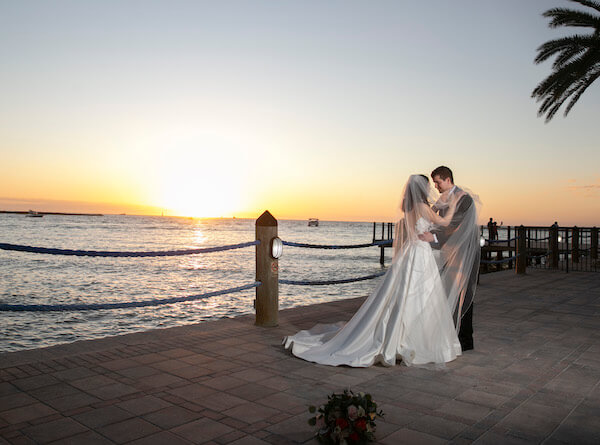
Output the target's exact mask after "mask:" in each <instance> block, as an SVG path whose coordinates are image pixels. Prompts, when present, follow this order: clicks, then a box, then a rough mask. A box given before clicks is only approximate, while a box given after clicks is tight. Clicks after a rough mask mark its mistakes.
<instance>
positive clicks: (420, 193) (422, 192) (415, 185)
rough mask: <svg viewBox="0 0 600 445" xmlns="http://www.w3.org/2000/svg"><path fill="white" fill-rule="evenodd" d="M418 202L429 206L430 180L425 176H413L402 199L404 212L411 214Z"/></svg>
mask: <svg viewBox="0 0 600 445" xmlns="http://www.w3.org/2000/svg"><path fill="white" fill-rule="evenodd" d="M415 201H416V202H424V203H425V204H429V178H428V177H427V176H425V175H412V176H411V177H410V179H409V181H408V184H407V186H406V190H405V192H404V198H403V199H402V211H403V212H404V213H407V212H410V211H411V210H412V209H413V207H414V206H415Z"/></svg>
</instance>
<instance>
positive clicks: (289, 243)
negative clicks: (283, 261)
mask: <svg viewBox="0 0 600 445" xmlns="http://www.w3.org/2000/svg"><path fill="white" fill-rule="evenodd" d="M385 244H389V241H374V242H372V243H364V244H345V245H327V244H307V243H295V242H292V241H283V245H284V246H290V247H304V248H307V249H362V248H363V247H373V246H381V245H385Z"/></svg>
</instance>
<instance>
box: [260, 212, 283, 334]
mask: <svg viewBox="0 0 600 445" xmlns="http://www.w3.org/2000/svg"><path fill="white" fill-rule="evenodd" d="M274 238H277V220H276V219H275V218H274V217H273V215H271V213H269V211H268V210H267V211H265V212H264V213H263V214H262V215H260V217H259V218H258V219H257V220H256V240H257V241H260V244H258V245H257V246H256V281H260V282H261V285H260V286H258V287H257V288H256V301H255V307H256V322H255V323H256V325H258V326H277V324H278V323H279V261H278V260H277V259H276V258H273V257H272V256H271V242H272V241H273V239H274Z"/></svg>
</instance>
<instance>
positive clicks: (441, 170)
mask: <svg viewBox="0 0 600 445" xmlns="http://www.w3.org/2000/svg"><path fill="white" fill-rule="evenodd" d="M434 176H439V177H440V178H441V179H446V178H450V182H451V183H452V184H454V176H452V170H450V169H449V168H448V167H446V166H445V165H441V166H439V167H438V168H436V169H435V170H434V171H432V172H431V178H432V179H433V177H434Z"/></svg>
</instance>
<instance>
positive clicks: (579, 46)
mask: <svg viewBox="0 0 600 445" xmlns="http://www.w3.org/2000/svg"><path fill="white" fill-rule="evenodd" d="M596 41H597V39H595V38H594V37H593V36H587V35H585V36H584V35H574V36H570V37H563V38H561V39H555V40H550V41H548V42H546V43H544V44H543V45H541V46H540V47H539V48H538V49H537V51H538V54H537V56H536V58H535V59H534V62H535V63H536V64H539V63H542V62H545V61H546V60H548V59H549V58H550V57H552V56H554V55H556V54H559V57H558V58H557V60H556V61H555V62H554V67H555V68H556V67H559V66H561V65H564V63H566V62H568V61H569V60H570V59H571V58H572V57H573V56H575V55H577V54H579V53H581V52H583V51H586V50H587V49H588V48H589V47H590V46H592V45H593V44H594V43H595V42H596Z"/></svg>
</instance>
